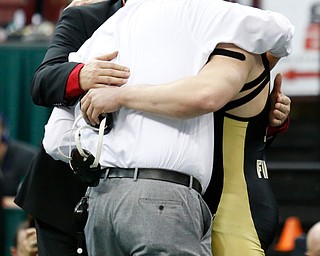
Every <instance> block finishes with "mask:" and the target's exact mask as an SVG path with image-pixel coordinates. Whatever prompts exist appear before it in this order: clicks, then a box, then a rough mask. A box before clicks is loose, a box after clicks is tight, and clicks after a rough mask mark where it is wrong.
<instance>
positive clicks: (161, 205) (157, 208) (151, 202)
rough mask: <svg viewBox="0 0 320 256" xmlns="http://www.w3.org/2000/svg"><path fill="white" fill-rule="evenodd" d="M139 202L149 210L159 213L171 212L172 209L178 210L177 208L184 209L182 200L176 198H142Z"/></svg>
mask: <svg viewBox="0 0 320 256" xmlns="http://www.w3.org/2000/svg"><path fill="white" fill-rule="evenodd" d="M139 203H140V204H141V206H143V207H145V208H147V209H148V210H150V211H152V212H159V213H162V212H166V213H170V212H171V211H174V212H176V211H177V209H179V210H181V209H182V202H180V201H176V200H164V199H150V198H140V199H139Z"/></svg>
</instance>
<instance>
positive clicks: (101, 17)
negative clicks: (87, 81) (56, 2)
mask: <svg viewBox="0 0 320 256" xmlns="http://www.w3.org/2000/svg"><path fill="white" fill-rule="evenodd" d="M98 8H104V9H103V10H104V11H101V9H100V11H98V10H96V9H98ZM95 10H96V11H95ZM108 10H110V4H109V3H108V2H103V3H100V4H93V5H90V6H87V7H72V8H67V9H66V10H65V11H64V12H63V13H62V15H61V18H60V19H59V21H58V23H57V26H56V30H55V33H54V34H53V37H52V39H51V42H50V44H49V47H48V50H47V52H46V54H45V57H44V59H43V61H42V63H41V64H40V66H39V67H38V69H37V70H36V72H35V74H34V76H33V78H32V81H31V86H30V93H31V97H32V100H33V102H34V103H35V104H36V105H41V106H47V107H52V106H61V105H72V104H73V102H66V101H65V100H64V94H65V87H66V84H67V80H68V76H69V74H70V73H71V71H72V70H73V69H74V67H75V66H77V65H78V64H79V63H75V62H68V55H69V53H70V52H74V51H77V50H78V49H79V48H80V46H81V45H82V44H83V43H84V42H85V40H87V39H88V38H89V37H90V36H91V35H92V33H93V32H94V31H95V30H96V29H97V28H98V27H99V26H100V25H101V24H102V23H103V22H104V21H105V20H106V19H107V18H108V17H109V16H110V15H111V14H112V13H111V11H108Z"/></svg>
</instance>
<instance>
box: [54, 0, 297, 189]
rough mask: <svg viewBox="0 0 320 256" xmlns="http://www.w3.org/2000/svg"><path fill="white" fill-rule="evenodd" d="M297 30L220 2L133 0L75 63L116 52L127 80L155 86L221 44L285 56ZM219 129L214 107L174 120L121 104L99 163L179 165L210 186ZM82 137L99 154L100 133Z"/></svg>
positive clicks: (279, 18)
mask: <svg viewBox="0 0 320 256" xmlns="http://www.w3.org/2000/svg"><path fill="white" fill-rule="evenodd" d="M293 32H294V27H293V26H292V25H291V23H290V22H289V21H288V19H287V18H286V17H284V16H283V15H281V14H278V13H274V12H269V11H263V10H259V9H256V8H252V7H248V6H243V5H239V4H234V3H229V2H225V1H221V0H129V1H128V2H127V3H126V5H125V6H124V7H123V8H121V9H120V10H119V11H118V12H117V13H116V14H115V15H113V16H112V17H111V18H109V19H108V20H107V21H106V22H105V23H103V24H102V26H101V27H100V28H99V29H98V30H97V31H96V32H95V33H94V34H93V35H92V37H91V38H90V39H88V40H87V41H86V42H85V43H84V45H83V46H82V47H81V48H80V49H79V51H78V52H76V53H71V54H70V56H69V61H76V62H83V63H86V62H88V61H89V60H90V59H91V58H94V57H97V56H100V55H103V54H106V53H109V52H112V51H114V50H117V51H119V55H118V57H117V58H116V59H115V60H114V61H115V62H117V63H119V64H121V65H125V66H127V67H129V68H130V73H131V76H130V78H129V81H128V82H127V84H126V85H124V86H134V85H135V84H153V85H154V86H156V85H158V84H163V83H167V82H170V81H174V80H177V79H180V78H183V77H186V76H191V75H195V74H197V73H198V72H199V70H200V69H201V68H202V67H203V66H204V65H205V63H206V62H207V60H208V57H209V55H210V53H211V52H212V51H213V49H214V48H215V47H216V45H217V44H218V43H222V42H225V43H234V44H235V45H237V46H239V47H240V48H243V49H245V50H247V51H249V52H252V53H262V52H266V51H270V52H271V53H272V54H274V55H276V56H278V57H283V56H287V55H288V54H289V53H290V51H291V39H292V36H293ZM78 114H80V110H79V105H78V106H77V107H76V109H75V115H76V116H77V115H78ZM81 125H85V122H84V120H81V121H80V122H79V123H78V127H79V126H81ZM213 131H214V123H213V115H212V113H210V114H206V115H202V116H199V117H196V118H191V119H187V120H173V119H167V118H162V117H158V116H154V115H150V114H146V113H142V112H138V111H135V110H132V109H126V108H122V109H120V110H119V111H118V112H116V113H114V127H113V129H112V130H111V132H110V133H109V134H107V135H105V136H104V145H103V148H102V155H101V158H100V164H101V165H102V166H103V167H106V166H118V167H124V168H135V167H140V168H143V167H153V168H167V169H172V170H176V171H179V172H183V173H186V174H189V175H192V176H194V177H195V178H197V179H198V180H199V181H200V182H201V184H202V188H203V192H204V191H205V189H206V188H207V186H208V183H209V181H210V178H211V171H212V166H213V150H214V146H213V145H214V133H213ZM81 135H82V136H81V145H82V147H83V148H85V149H87V150H89V151H90V152H91V153H92V154H95V152H96V148H97V141H98V134H97V132H94V131H92V130H90V129H85V130H83V131H82V132H81ZM49 151H50V150H49ZM51 154H52V151H51ZM55 157H57V154H55ZM58 158H59V157H58Z"/></svg>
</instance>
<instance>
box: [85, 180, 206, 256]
mask: <svg viewBox="0 0 320 256" xmlns="http://www.w3.org/2000/svg"><path fill="white" fill-rule="evenodd" d="M211 223H212V215H211V212H210V210H209V208H208V207H207V205H206V203H205V202H204V201H203V199H202V197H201V195H200V194H199V193H198V192H196V191H195V190H193V189H189V188H188V187H185V186H182V185H178V184H174V183H170V182H164V181H157V180H146V179H138V180H133V179H129V178H112V179H105V180H100V184H99V186H97V187H95V188H91V191H90V193H89V217H88V222H87V225H86V227H85V235H86V244H87V250H88V254H89V255H90V256H124V255H134V256H140V255H148V256H150V255H172V256H178V255H181V256H182V255H183V256H189V255H190V256H191V255H193V256H200V255H201V256H207V255H209V256H211V255H212V253H211Z"/></svg>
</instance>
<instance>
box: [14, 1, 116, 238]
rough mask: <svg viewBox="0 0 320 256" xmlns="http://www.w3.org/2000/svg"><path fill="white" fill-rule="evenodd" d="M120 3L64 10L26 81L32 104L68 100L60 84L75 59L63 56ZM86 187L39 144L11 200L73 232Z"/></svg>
mask: <svg viewBox="0 0 320 256" xmlns="http://www.w3.org/2000/svg"><path fill="white" fill-rule="evenodd" d="M120 6H121V3H120V2H119V3H116V4H115V5H113V6H111V4H110V3H109V2H101V3H97V4H92V5H89V6H86V7H72V8H68V9H66V10H65V11H64V12H63V14H62V16H61V18H60V20H59V21H58V23H57V27H56V31H55V34H54V35H53V37H52V41H51V43H50V46H49V48H48V51H47V53H46V55H45V57H44V60H43V62H42V63H41V65H40V67H39V68H38V69H37V71H36V72H35V75H34V77H33V80H32V83H31V96H32V98H33V101H34V102H35V104H38V105H42V106H53V105H61V104H67V103H66V102H64V100H63V97H64V91H65V84H66V81H67V79H68V76H69V74H70V72H71V71H72V70H73V68H74V67H75V66H76V65H77V64H78V63H69V62H68V55H69V53H70V52H73V51H77V50H78V49H79V48H80V46H81V45H82V44H83V43H84V41H85V40H86V39H88V38H89V37H90V36H91V35H92V33H93V32H94V31H95V30H96V29H97V28H98V27H99V26H100V25H101V24H102V23H103V22H104V21H105V20H106V19H107V18H109V17H110V16H111V15H112V14H113V13H114V12H115V11H116V10H118V9H119V7H120ZM85 191H86V186H85V185H84V184H83V183H82V182H81V181H80V180H79V179H78V178H77V177H76V176H75V175H74V174H73V172H72V170H71V169H70V168H69V165H67V164H65V163H63V162H61V161H55V160H54V159H53V158H51V157H50V156H49V155H47V154H46V152H45V150H44V149H43V148H41V149H40V150H39V152H38V153H37V155H36V157H35V158H34V159H33V162H32V164H31V166H30V168H29V170H28V173H27V175H26V177H25V179H24V181H23V183H22V185H21V187H20V190H19V191H18V193H17V195H16V198H15V203H16V204H17V205H19V206H20V207H21V208H22V209H24V210H25V211H26V212H27V213H29V214H30V215H32V216H33V217H35V218H38V219H39V220H41V221H42V222H45V223H47V224H49V225H52V226H54V227H56V228H58V229H59V230H61V231H63V232H67V233H69V234H70V235H72V236H75V235H76V226H75V222H74V219H73V216H72V213H73V209H74V207H75V205H76V204H77V203H78V201H79V200H80V199H81V197H82V196H83V195H84V194H85Z"/></svg>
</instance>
